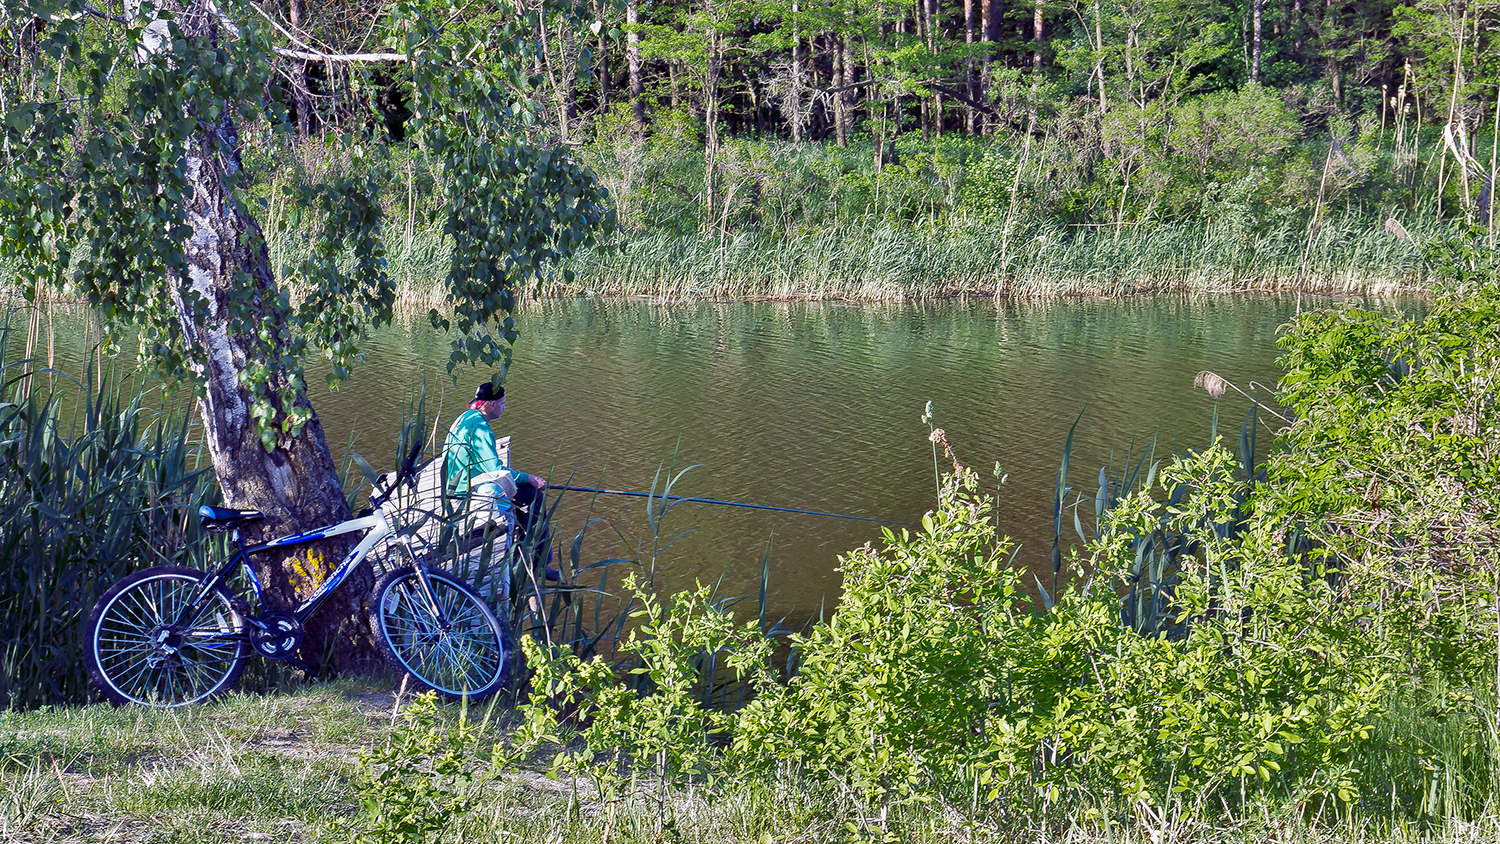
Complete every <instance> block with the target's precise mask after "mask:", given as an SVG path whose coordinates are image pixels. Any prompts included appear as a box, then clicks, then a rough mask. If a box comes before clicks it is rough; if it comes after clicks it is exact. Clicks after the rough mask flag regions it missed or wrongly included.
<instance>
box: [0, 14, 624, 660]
mask: <svg viewBox="0 0 1500 844" xmlns="http://www.w3.org/2000/svg"><path fill="white" fill-rule="evenodd" d="M0 9H3V14H4V15H5V17H6V19H7V21H8V23H9V25H11V26H17V25H25V26H28V27H32V28H33V30H34V31H36V32H37V33H38V34H37V38H36V53H37V55H38V56H39V57H41V58H40V59H39V60H40V61H42V62H43V63H45V64H46V71H47V72H45V73H39V74H37V78H38V79H40V80H43V84H41V85H33V86H30V87H29V89H23V88H22V87H21V86H19V85H14V84H12V82H11V81H9V80H6V81H0V86H3V87H5V88H8V89H9V90H6V91H5V92H4V94H5V97H6V107H5V117H4V127H3V129H4V135H3V138H0V162H3V170H0V259H3V258H10V259H12V263H13V264H14V265H15V266H17V267H18V276H17V278H16V279H15V282H16V283H17V284H18V285H19V286H20V287H21V289H22V292H23V293H24V294H25V296H26V297H27V298H29V299H31V298H35V297H36V295H37V292H38V290H39V289H42V288H46V287H51V288H56V289H61V290H63V291H65V292H66V293H67V294H68V295H70V296H74V297H78V298H82V299H84V300H86V301H87V302H88V303H89V304H90V305H92V306H93V307H94V308H95V309H96V310H97V311H98V313H99V315H100V317H101V320H102V321H103V323H104V325H105V327H106V329H108V331H109V333H110V334H111V335H112V336H115V337H119V336H123V329H125V328H127V327H131V328H134V329H135V331H136V332H137V336H139V338H140V343H141V352H142V353H143V357H144V358H145V359H146V360H147V361H149V362H150V363H151V364H152V365H153V366H154V368H155V369H156V370H157V371H158V372H160V373H161V374H162V375H164V376H166V377H168V378H182V379H185V380H186V381H187V382H188V383H190V384H192V385H193V386H194V387H195V388H196V390H197V396H198V408H199V412H200V414H201V416H202V419H203V423H204V441H205V445H206V448H207V451H208V453H209V455H210V457H211V459H212V462H213V467H214V470H215V472H216V473H217V475H218V478H219V481H220V484H221V487H222V489H223V495H224V499H225V503H226V504H227V505H228V506H231V507H239V508H254V509H258V510H261V511H262V512H264V513H265V514H266V516H267V518H266V520H265V521H263V522H261V523H260V524H261V525H262V526H263V530H264V535H265V536H267V537H269V536H277V535H281V534H282V533H284V532H289V531H293V530H299V529H308V528H312V527H316V526H318V525H322V524H328V523H330V522H334V521H338V520H340V519H343V518H346V517H347V516H348V515H349V511H348V505H347V504H346V503H345V497H344V491H343V490H342V488H341V486H340V482H339V477H338V473H337V471H336V468H335V466H334V463H333V460H332V457H331V454H330V452H329V449H328V445H327V442H326V440H325V438H324V434H323V429H322V426H321V424H320V422H319V419H318V416H317V414H316V412H314V410H313V406H312V403H311V401H310V399H309V392H310V391H309V388H308V386H307V383H306V367H307V365H308V364H309V362H312V361H314V360H317V359H322V361H324V362H325V365H327V366H328V367H329V368H330V370H331V374H330V375H329V384H330V386H335V385H337V384H338V383H339V382H340V381H341V380H343V379H345V378H347V377H348V374H349V370H350V367H351V366H353V364H354V363H355V362H356V360H357V358H358V356H359V353H360V349H361V346H362V343H363V341H364V339H365V337H366V336H367V335H368V333H369V331H370V330H371V329H372V328H375V327H377V326H379V325H381V324H383V323H385V322H388V321H389V320H390V319H391V316H392V306H393V301H394V286H393V285H392V283H391V280H390V278H389V277H388V276H387V274H386V269H385V262H384V259H383V254H384V246H383V232H382V228H381V222H382V214H381V204H380V201H379V193H380V185H381V183H382V179H381V178H380V176H381V171H382V169H383V167H384V165H383V162H382V149H381V147H380V145H378V144H370V143H367V142H354V141H348V142H347V143H346V144H345V145H344V146H343V149H342V154H343V155H344V156H346V160H347V161H348V162H349V163H350V166H349V167H348V168H339V169H340V171H341V172H339V173H338V174H336V175H334V176H332V177H330V178H329V179H328V180H327V181H324V182H319V183H312V184H301V185H296V186H294V187H292V188H289V189H288V194H287V196H286V200H287V202H288V203H289V204H290V205H291V206H292V207H293V209H294V211H293V212H292V214H293V216H301V217H302V218H303V219H304V220H305V221H306V222H307V225H308V226H309V227H311V228H312V229H314V230H315V232H316V242H315V246H314V249H313V250H312V255H311V257H310V258H309V259H307V260H306V261H305V262H303V263H302V264H301V265H300V266H298V267H296V268H293V269H292V270H291V271H290V272H289V273H288V274H287V275H286V277H284V278H280V279H278V277H277V275H276V273H275V272H273V269H272V267H271V262H270V260H269V257H268V253H267V248H266V238H265V232H264V231H263V230H262V228H261V226H260V224H259V223H258V221H257V219H256V217H255V213H254V212H255V208H256V206H255V204H254V203H253V202H252V201H251V200H250V199H249V194H248V191H249V188H250V187H251V186H252V185H253V184H254V179H255V174H254V173H250V172H247V171H246V170H245V168H244V167H243V165H242V161H241V157H240V150H241V148H242V142H241V136H242V133H244V132H256V133H261V134H262V135H265V134H276V133H288V132H295V129H294V128H293V127H291V126H289V125H288V123H287V119H286V111H285V108H284V105H283V104H282V103H281V102H279V101H278V99H277V98H276V96H274V92H275V91H276V90H278V86H277V85H276V84H275V80H276V78H277V74H278V72H279V70H278V67H277V62H278V61H291V62H295V61H320V62H342V63H377V62H378V63H386V64H389V65H393V66H396V67H404V69H405V72H406V74H407V75H408V78H409V79H410V82H411V88H410V97H411V112H412V117H411V118H410V121H409V122H408V125H407V137H408V138H410V139H413V140H414V141H416V142H420V143H421V144H422V145H423V146H424V147H425V148H426V150H427V151H428V153H429V154H430V155H431V156H433V158H434V159H435V160H436V161H440V162H441V163H442V167H443V179H442V182H443V185H444V190H445V195H444V197H443V203H442V206H441V207H442V209H443V211H442V212H441V213H442V219H441V222H442V225H443V228H444V230H445V231H446V233H447V234H448V236H449V237H450V239H451V246H452V255H453V260H452V265H451V268H450V269H449V272H448V274H447V277H446V301H445V303H444V305H443V306H442V307H441V308H433V309H432V310H431V312H430V314H429V318H430V320H431V322H432V323H433V325H434V326H436V327H439V328H442V329H445V330H449V331H451V333H452V338H453V343H452V348H451V352H450V360H449V362H448V366H449V369H450V371H452V370H453V369H454V368H455V367H457V366H460V365H463V364H469V363H474V364H479V365H482V366H491V367H497V368H498V369H499V372H500V374H501V376H502V377H503V372H504V369H505V366H506V365H507V364H508V363H509V360H510V355H511V344H512V343H513V342H514V340H515V339H516V336H517V335H516V328H515V323H514V320H513V319H512V318H511V316H510V315H509V314H510V312H511V311H512V309H513V308H514V306H515V302H516V296H517V292H518V290H519V289H520V288H521V287H522V286H523V285H525V284H527V283H529V281H530V280H531V279H534V278H536V277H538V276H539V275H542V274H546V273H548V272H550V271H551V270H550V268H551V267H553V266H555V264H556V263H557V261H558V260H559V259H560V258H562V257H564V256H566V255H568V254H570V253H571V252H572V251H574V250H575V249H577V248H579V247H580V246H582V245H584V244H586V243H588V242H590V241H591V239H592V238H593V237H594V236H595V234H596V233H598V232H600V231H601V230H603V229H605V228H607V227H608V226H610V225H612V222H613V216H612V212H611V211H610V210H609V209H608V206H607V196H606V194H605V193H604V191H603V190H602V189H601V188H599V187H598V186H597V185H596V183H595V182H594V179H593V177H592V176H591V175H590V174H589V173H588V172H587V171H585V170H583V169H582V168H580V167H579V166H578V165H576V164H574V163H572V162H571V161H570V160H569V159H568V158H567V157H566V156H565V155H564V154H562V153H561V152H559V151H557V150H554V149H545V148H541V147H539V146H537V145H535V144H533V143H532V142H531V141H530V140H529V136H528V127H529V126H534V125H536V124H537V123H539V122H540V121H539V120H538V116H537V113H536V112H537V109H538V99H539V98H538V97H536V96H535V95H534V94H535V92H534V91H533V90H532V82H533V80H532V79H531V77H530V74H529V71H530V68H531V66H532V56H533V55H534V51H535V44H534V43H533V42H532V41H531V40H530V36H529V33H531V32H533V31H535V27H534V26H533V24H534V23H535V22H534V21H521V20H511V21H501V22H492V23H489V24H486V25H485V27H484V28H483V29H477V28H474V27H471V26H467V25H465V24H464V23H463V22H461V21H457V20H453V19H448V18H446V17H443V16H442V15H446V14H447V11H446V9H443V10H442V11H441V12H438V11H434V12H433V13H432V14H429V13H428V12H427V10H424V9H423V8H421V7H419V6H416V5H412V4H402V5H398V6H396V7H394V10H393V12H392V14H391V16H390V18H389V20H388V21H387V28H386V33H387V37H386V44H385V45H384V50H385V52H373V53H361V54H345V55H330V54H327V53H325V52H322V51H319V50H317V49H316V48H315V47H313V46H312V45H309V44H307V43H306V42H305V41H303V40H302V39H300V38H299V37H298V35H297V33H295V32H293V31H291V30H288V29H286V28H284V27H281V26H280V25H276V26H274V27H273V26H272V25H271V22H270V18H268V17H266V16H264V15H263V14H262V13H261V11H260V8H259V7H258V6H256V5H255V4H254V3H253V2H244V0H170V2H164V3H162V4H161V5H157V6H153V5H151V4H150V3H141V4H139V5H136V4H132V5H131V6H128V7H127V6H123V5H117V6H112V7H111V6H107V5H106V6H102V8H101V7H97V6H95V5H92V4H90V3H88V2H85V0H4V3H3V6H0ZM268 93H270V94H271V95H269V96H268ZM345 551H346V549H345V548H343V547H337V546H334V547H327V548H316V547H315V550H314V551H313V552H309V553H310V554H312V555H314V556H312V557H308V558H303V559H300V560H298V561H296V562H297V563H298V564H299V566H300V567H301V568H302V569H303V570H304V571H305V572H308V573H310V574H313V575H314V576H316V574H318V573H320V572H318V571H317V570H318V569H320V568H321V569H326V568H331V567H332V565H333V564H336V563H337V562H338V560H339V559H340V557H341V556H342V554H343V553H345ZM320 559H321V560H326V561H327V562H326V563H324V565H322V566H320V565H318V562H319V560H320ZM290 562H292V561H288V560H284V559H265V560H261V561H259V562H258V565H259V566H260V568H261V571H260V576H261V577H262V580H263V582H264V583H266V584H267V585H268V587H269V590H270V592H271V594H272V595H274V596H275V598H276V600H279V601H281V602H284V603H285V604H292V603H294V602H295V601H297V600H298V599H299V598H301V597H304V596H305V594H306V593H307V592H308V591H309V590H310V588H311V587H312V586H313V585H314V584H313V583H311V582H307V581H303V580H301V579H299V578H295V577H294V574H293V571H294V570H295V569H296V568H297V567H299V566H291V565H289V563H290ZM309 570H311V571H309ZM368 584H369V573H368V571H366V572H362V573H361V572H356V573H355V575H354V580H353V582H352V583H349V584H346V585H345V587H344V589H343V590H341V596H342V600H338V601H335V602H330V605H329V606H328V608H327V609H326V610H325V611H323V612H322V613H320V616H321V618H320V619H316V618H315V619H313V620H312V622H313V623H310V624H309V628H308V631H307V632H308V642H309V644H310V646H309V647H307V648H306V649H305V650H304V654H305V655H307V656H308V657H311V658H312V659H313V660H314V661H316V660H317V659H318V658H319V656H320V655H322V654H329V655H331V656H332V658H333V660H334V661H335V662H336V663H339V664H344V665H348V664H351V663H352V662H355V661H357V660H360V659H362V658H364V657H367V656H368V654H369V650H368V647H369V631H368V630H367V629H363V625H362V624H361V623H359V622H358V621H354V622H353V623H349V624H345V622H346V621H350V620H355V619H362V618H363V614H362V613H360V612H359V610H360V606H359V602H360V601H362V600H363V598H364V593H365V591H366V590H365V589H361V588H359V587H360V586H362V585H364V586H367V585H368ZM351 587H352V588H351ZM337 597H339V596H336V598H337Z"/></svg>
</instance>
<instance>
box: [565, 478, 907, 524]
mask: <svg viewBox="0 0 1500 844" xmlns="http://www.w3.org/2000/svg"><path fill="white" fill-rule="evenodd" d="M548 489H566V490H570V491H572V492H597V493H600V494H602V495H630V496H634V497H636V498H660V499H662V500H663V501H697V502H699V503H702V504H723V505H724V506H726V507H745V508H747V509H750V510H774V511H776V512H778V513H801V514H802V515H804V516H827V517H829V518H830V519H849V520H850V521H855V522H878V523H880V524H883V525H900V526H902V527H917V525H914V524H912V523H911V522H896V521H892V520H890V519H872V518H870V517H869V516H845V515H842V514H839V513H823V512H819V511H817V510H798V509H796V508H794V507H769V506H767V505H765V504H745V503H742V502H739V501H720V500H718V499H716V498H684V497H682V496H677V495H656V494H655V493H650V492H630V491H629V490H623V489H596V488H594V487H591V486H549V487H548Z"/></svg>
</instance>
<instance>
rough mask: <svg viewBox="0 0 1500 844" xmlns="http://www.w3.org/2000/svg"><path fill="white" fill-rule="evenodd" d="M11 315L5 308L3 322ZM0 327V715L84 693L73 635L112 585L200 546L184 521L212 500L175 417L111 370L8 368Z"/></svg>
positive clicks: (15, 363)
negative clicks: (1, 710)
mask: <svg viewBox="0 0 1500 844" xmlns="http://www.w3.org/2000/svg"><path fill="white" fill-rule="evenodd" d="M14 315H15V312H12V316H14ZM10 334H11V332H10V328H9V321H8V320H7V322H6V324H5V325H4V326H0V452H3V454H4V459H3V460H0V706H10V707H30V706H37V705H41V704H48V703H63V702H76V701H79V700H83V699H85V698H86V697H87V695H88V685H87V680H86V678H85V676H84V669H83V649H82V645H81V641H80V639H79V629H80V627H81V626H82V622H83V619H84V617H85V616H86V615H87V614H88V612H89V610H90V609H91V608H92V606H93V604H94V601H95V600H96V599H97V598H98V596H99V594H100V593H101V592H102V591H103V590H104V589H105V588H107V587H108V586H109V585H110V584H111V583H113V582H114V581H115V580H116V579H118V578H119V577H122V576H123V575H125V574H127V573H128V572H130V571H132V570H134V569H136V568H139V567H144V566H148V565H155V564H159V563H180V564H193V563H194V562H197V561H198V560H199V559H200V558H201V555H202V554H203V553H204V551H205V550H206V546H205V543H203V542H201V541H198V540H199V539H200V538H201V537H199V536H198V535H197V534H196V530H197V527H196V521H195V520H192V519H190V518H189V515H190V514H191V513H193V512H194V511H196V509H197V507H198V506H199V505H200V504H204V503H213V502H214V501H215V500H216V496H217V485H216V484H215V483H214V482H213V480H212V472H211V471H208V470H204V469H200V468H198V466H199V461H198V446H197V444H196V442H195V440H194V439H193V438H192V437H191V435H190V432H189V428H190V423H189V421H188V417H187V415H186V414H177V415H175V416H174V415H162V414H152V413H150V412H148V411H147V410H145V409H144V408H143V403H142V399H143V392H142V391H141V390H140V389H138V388H137V389H135V390H133V391H132V390H128V389H127V388H126V386H125V385H124V384H123V383H122V382H121V380H120V379H118V378H117V377H116V376H115V375H114V373H113V372H112V371H110V370H108V369H106V370H105V371H104V372H102V373H98V372H94V371H90V372H89V373H87V375H86V376H85V377H84V379H83V381H82V382H80V381H77V380H75V379H73V378H71V377H68V376H63V375H61V374H58V377H57V378H56V379H55V380H54V379H49V380H47V381H44V380H43V379H42V375H43V374H49V373H45V371H44V370H42V369H41V368H39V367H35V366H34V362H33V361H30V360H25V359H19V360H9V359H6V357H5V355H6V353H7V352H6V350H7V349H9V348H11V346H12V344H11V342H10V339H11V338H10Z"/></svg>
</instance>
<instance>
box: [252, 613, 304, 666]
mask: <svg viewBox="0 0 1500 844" xmlns="http://www.w3.org/2000/svg"><path fill="white" fill-rule="evenodd" d="M256 621H258V622H260V624H263V625H265V626H264V627H260V626H259V625H257V629H256V630H253V631H251V633H250V646H251V647H253V648H255V652H256V653H258V654H260V655H261V656H263V657H265V658H266V659H290V658H291V657H292V656H294V655H295V654H296V653H297V649H298V648H300V647H302V622H300V621H298V620H297V618H296V616H293V615H290V614H288V613H284V612H270V613H266V614H265V615H263V616H261V617H260V618H258V619H256Z"/></svg>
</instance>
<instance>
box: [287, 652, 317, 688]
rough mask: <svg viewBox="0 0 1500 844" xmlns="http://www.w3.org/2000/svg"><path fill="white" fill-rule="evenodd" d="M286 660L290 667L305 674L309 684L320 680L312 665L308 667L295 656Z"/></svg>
mask: <svg viewBox="0 0 1500 844" xmlns="http://www.w3.org/2000/svg"><path fill="white" fill-rule="evenodd" d="M284 659H285V661H286V663H287V664H288V665H290V666H291V667H293V668H296V669H298V670H300V671H302V672H303V673H305V674H306V675H307V679H308V681H309V682H312V681H316V680H317V679H318V672H317V671H315V670H313V667H312V666H311V665H308V664H307V663H305V662H303V661H302V660H300V659H298V658H296V657H295V656H289V657H285V658H284Z"/></svg>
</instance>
